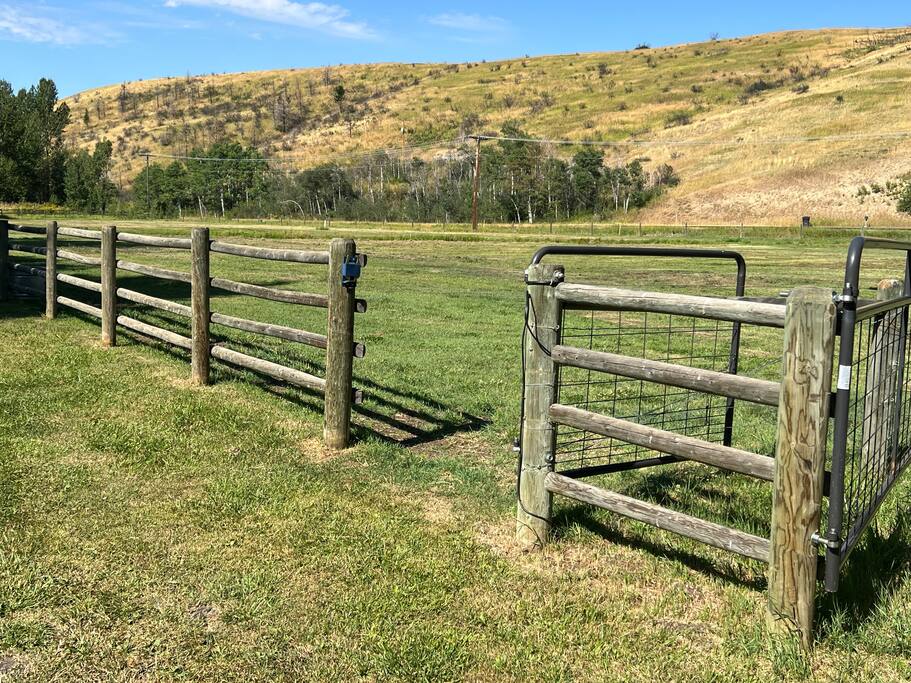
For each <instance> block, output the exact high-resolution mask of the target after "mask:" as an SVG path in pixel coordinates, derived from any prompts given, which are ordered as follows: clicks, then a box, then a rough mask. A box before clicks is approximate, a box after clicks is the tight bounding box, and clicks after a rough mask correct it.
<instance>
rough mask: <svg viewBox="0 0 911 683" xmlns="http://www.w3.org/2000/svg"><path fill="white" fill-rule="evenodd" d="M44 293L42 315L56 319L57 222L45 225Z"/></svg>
mask: <svg viewBox="0 0 911 683" xmlns="http://www.w3.org/2000/svg"><path fill="white" fill-rule="evenodd" d="M44 292H45V296H44V299H45V302H44V315H45V317H47V318H50V319H51V320H53V319H54V318H56V317H57V221H49V222H48V224H47V254H46V258H45V270H44Z"/></svg>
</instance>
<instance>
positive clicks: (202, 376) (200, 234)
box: [190, 228, 211, 386]
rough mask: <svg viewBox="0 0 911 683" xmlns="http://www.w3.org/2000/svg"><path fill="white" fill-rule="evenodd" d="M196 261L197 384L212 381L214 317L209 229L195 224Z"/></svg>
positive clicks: (194, 355) (194, 369)
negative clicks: (211, 357)
mask: <svg viewBox="0 0 911 683" xmlns="http://www.w3.org/2000/svg"><path fill="white" fill-rule="evenodd" d="M190 247H191V249H190V257H191V259H192V261H193V267H192V270H191V278H190V288H191V292H190V304H191V306H190V308H191V315H192V319H191V329H192V337H193V349H192V361H191V375H192V379H193V383H194V384H198V385H200V386H202V385H206V384H208V383H209V358H210V355H211V350H210V346H209V320H210V318H211V311H210V310H209V309H210V305H209V301H210V291H209V290H210V287H211V278H210V276H209V229H208V228H193V233H192V241H191V243H190Z"/></svg>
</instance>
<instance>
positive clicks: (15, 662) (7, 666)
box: [0, 654, 28, 681]
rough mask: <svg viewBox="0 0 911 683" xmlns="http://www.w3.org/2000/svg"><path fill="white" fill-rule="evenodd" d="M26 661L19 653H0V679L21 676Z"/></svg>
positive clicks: (23, 672) (24, 669)
mask: <svg viewBox="0 0 911 683" xmlns="http://www.w3.org/2000/svg"><path fill="white" fill-rule="evenodd" d="M27 663H28V662H27V661H26V659H25V657H22V656H21V655H12V654H3V655H0V681H5V680H8V678H10V677H12V676H22V675H24V674H25V673H26V671H27V669H28V667H27Z"/></svg>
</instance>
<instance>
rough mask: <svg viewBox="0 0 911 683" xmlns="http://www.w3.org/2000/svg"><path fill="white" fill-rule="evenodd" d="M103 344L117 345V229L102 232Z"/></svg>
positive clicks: (103, 229) (111, 227)
mask: <svg viewBox="0 0 911 683" xmlns="http://www.w3.org/2000/svg"><path fill="white" fill-rule="evenodd" d="M101 343H102V344H103V345H104V346H115V345H116V344H117V228H116V227H114V226H113V225H106V226H104V228H102V230H101Z"/></svg>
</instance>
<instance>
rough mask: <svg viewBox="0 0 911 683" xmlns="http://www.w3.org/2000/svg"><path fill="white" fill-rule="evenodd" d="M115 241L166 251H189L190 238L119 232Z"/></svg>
mask: <svg viewBox="0 0 911 683" xmlns="http://www.w3.org/2000/svg"><path fill="white" fill-rule="evenodd" d="M117 241H118V242H128V243H130V244H144V245H147V246H150V247H164V248H166V249H190V245H191V242H192V238H189V239H188V238H186V237H158V236H156V235H137V234H135V233H132V232H120V233H117Z"/></svg>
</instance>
